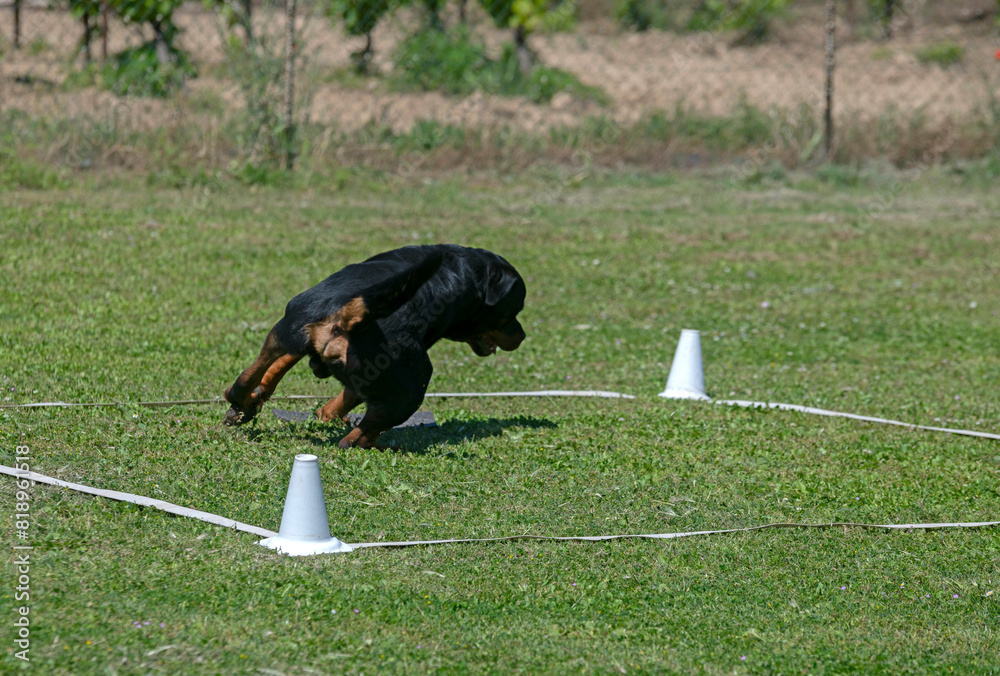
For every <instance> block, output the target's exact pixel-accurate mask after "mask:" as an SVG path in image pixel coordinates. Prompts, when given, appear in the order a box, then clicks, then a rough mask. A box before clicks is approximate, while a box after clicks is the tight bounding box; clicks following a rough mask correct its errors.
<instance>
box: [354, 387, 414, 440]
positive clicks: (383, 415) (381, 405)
mask: <svg viewBox="0 0 1000 676" xmlns="http://www.w3.org/2000/svg"><path fill="white" fill-rule="evenodd" d="M423 400H424V390H423V389H420V390H414V391H412V392H410V393H409V396H406V395H404V397H403V398H402V399H397V398H394V399H392V400H391V401H388V402H383V401H373V400H371V399H369V400H368V402H367V404H368V408H367V410H366V411H365V416H364V417H363V418H362V419H361V422H359V423H358V426H357V427H355V428H354V429H353V430H351V431H350V432H348V434H347V436H345V437H344V438H343V439H341V440H340V447H341V448H343V449H347V448H350V447H352V446H360V447H361V448H372V447H374V446H375V442H377V441H378V438H379V437H380V436H381V435H382V433H383V432H385V431H386V430H388V429H392V428H393V427H395V426H396V425H401V424H403V423H404V422H406V421H407V420H408V419H409V418H410V416H411V415H413V414H414V413H416V411H417V409H418V408H420V404H421V403H422V402H423Z"/></svg>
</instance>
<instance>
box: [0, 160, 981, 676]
mask: <svg viewBox="0 0 1000 676" xmlns="http://www.w3.org/2000/svg"><path fill="white" fill-rule="evenodd" d="M721 173H722V172H720V173H719V175H713V176H695V175H684V174H677V175H631V174H627V173H624V172H621V173H615V174H574V173H573V172H572V171H570V170H561V169H560V170H556V169H549V170H541V169H538V170H533V171H531V172H529V173H527V174H524V175H521V176H518V177H503V176H494V175H487V174H477V175H473V176H468V177H463V178H447V179H435V178H433V177H423V178H422V179H421V180H416V179H414V180H412V181H407V180H403V179H400V178H395V177H385V176H375V175H366V174H363V173H357V174H352V175H346V174H345V175H344V176H342V177H341V179H340V180H339V182H337V183H336V184H332V185H331V186H326V185H324V184H322V183H321V182H319V181H312V182H307V183H303V184H302V185H296V184H291V185H286V186H283V187H261V186H256V187H246V186H241V185H236V184H224V185H222V186H221V187H217V188H216V189H215V190H214V191H208V190H205V189H201V188H199V189H197V190H195V189H192V190H188V191H174V190H168V189H162V188H154V187H148V186H147V185H146V184H144V183H142V182H141V181H138V180H137V181H135V182H130V181H128V180H126V179H124V178H116V179H104V180H102V181H100V182H96V181H95V182H93V183H90V182H84V180H83V179H76V178H70V179H64V182H63V188H62V189H58V190H56V189H52V190H46V191H29V190H21V189H13V188H8V189H7V190H6V191H5V192H0V204H2V209H0V238H2V239H0V246H2V249H0V274H2V278H3V283H2V287H3V289H4V291H3V293H2V295H0V327H2V331H0V385H2V388H3V395H2V397H0V403H5V404H10V403H26V402H32V401H54V400H62V401H74V402H94V401H115V402H122V405H120V406H118V407H111V408H97V409H62V410H60V409H44V410H11V409H3V410H0V458H2V461H3V463H4V464H7V465H10V464H13V461H14V454H15V448H16V447H17V446H19V445H27V446H28V447H30V452H31V457H32V463H31V468H32V469H33V470H34V471H37V472H40V473H44V474H49V475H52V476H56V477H59V478H62V479H65V480H69V481H75V482H79V483H84V484H88V485H91V486H98V487H102V488H110V489H117V490H122V491H127V492H132V493H138V494H140V495H146V496H151V497H156V498H160V499H164V500H167V501H170V502H174V503H178V504H181V505H185V506H190V507H194V508H196V509H201V510H205V511H209V512H213V513H216V514H220V515H223V516H227V517H231V518H234V519H238V520H240V521H244V522H248V523H252V524H255V525H259V526H264V527H268V528H272V529H277V527H278V523H279V519H280V515H281V508H282V503H283V500H284V497H285V490H286V487H287V482H288V473H289V471H290V469H291V463H292V458H293V456H294V455H295V454H296V453H302V452H309V453H315V454H317V455H318V456H319V457H320V466H321V471H322V475H323V480H324V487H325V492H326V500H327V508H328V512H329V516H330V521H331V526H332V530H333V533H334V534H335V535H336V536H337V537H339V538H341V539H342V540H345V541H347V542H368V541H373V540H405V539H418V538H419V539H433V538H465V537H494V536H504V535H520V534H537V535H597V534H618V533H659V532H672V531H692V530H705V529H717V528H735V527H742V526H753V525H758V524H764V523H770V522H787V521H795V522H810V523H820V522H831V521H851V522H869V523H920V522H941V521H985V520H997V519H1000V492H998V479H1000V443H998V442H996V441H991V440H985V439H974V438H967V437H957V436H949V435H945V434H939V433H928V432H914V431H910V430H907V429H902V428H896V427H888V426H876V425H870V424H865V423H859V422H854V421H849V420H840V419H829V418H819V417H813V416H808V415H802V414H797V413H788V412H777V411H770V412H762V411H748V410H738V409H731V408H727V407H723V406H716V405H712V404H707V403H694V402H677V401H666V400H662V399H660V398H658V397H657V396H656V394H657V393H658V392H659V391H660V390H661V389H662V388H663V385H664V382H665V380H666V376H667V372H668V370H669V365H670V360H671V357H672V355H673V350H674V347H675V345H676V341H677V338H678V336H679V334H680V330H681V329H682V328H695V329H700V330H701V332H702V349H703V353H704V357H705V375H706V381H707V384H708V389H709V393H710V394H712V395H714V396H716V397H721V398H743V399H756V400H762V399H767V400H772V401H781V402H789V403H798V404H807V405H812V406H819V407H823V408H829V409H835V410H840V411H848V412H853V413H859V414H867V415H877V416H883V417H888V418H892V419H896V420H903V421H908V422H914V423H922V424H928V425H940V426H947V427H959V428H968V429H978V430H982V431H989V432H996V431H997V429H998V427H1000V425H998V421H1000V349H998V348H1000V330H998V328H1000V323H998V318H997V313H998V311H1000V228H998V227H997V224H998V223H1000V193H998V192H997V190H996V186H995V184H994V185H985V184H982V183H979V182H976V181H974V180H971V179H968V178H967V177H962V176H959V175H955V174H953V173H949V172H945V171H940V172H939V171H936V170H935V171H928V172H925V175H923V176H913V175H910V176H902V175H879V174H877V173H875V174H872V175H863V176H861V177H860V178H858V179H857V180H856V181H855V180H853V179H852V180H851V181H835V180H826V181H824V180H821V179H820V178H817V177H815V176H809V175H804V174H803V175H793V176H788V177H783V178H782V177H780V176H779V177H778V180H769V179H763V180H758V179H760V178H761V177H760V176H759V175H755V177H754V181H751V182H746V181H740V180H737V179H731V178H728V177H727V176H725V175H721ZM834 178H836V177H835V176H834ZM828 179H829V176H828ZM845 183H849V184H850V185H845ZM2 184H3V183H2V181H0V185H2ZM430 242H456V243H460V244H467V245H475V246H482V247H486V248H489V249H493V250H495V251H497V252H499V253H501V254H503V255H504V256H505V257H507V258H508V259H509V260H510V261H511V262H512V263H514V265H515V266H517V268H518V269H519V270H520V271H521V273H522V274H523V275H524V277H525V278H526V280H527V284H528V300H527V304H526V307H525V310H524V312H523V313H522V315H521V317H522V320H523V324H524V325H525V328H526V330H527V332H528V336H529V337H528V339H527V341H526V342H525V343H524V344H523V345H522V347H521V349H520V350H518V351H516V352H513V353H503V354H500V355H498V356H496V357H493V358H489V359H479V358H477V357H475V356H474V355H473V354H472V352H471V351H470V350H469V349H468V347H467V346H465V345H458V344H439V345H438V346H437V347H435V348H434V349H433V351H432V354H431V357H432V359H433V361H434V364H435V369H436V370H435V376H434V379H433V381H432V383H431V388H430V389H431V391H484V390H485V391H495V390H508V389H519V390H530V389H550V388H560V389H607V390H615V391H620V392H626V393H631V394H635V395H637V397H638V398H637V399H636V400H634V401H588V400H568V399H566V400H564V399H558V400H557V399H537V400H520V399H519V400H476V399H448V400H434V399H431V400H428V401H427V402H425V408H428V409H430V410H432V411H433V412H434V414H435V415H436V416H437V418H438V421H439V423H440V427H439V428H437V429H434V430H424V431H408V432H406V433H402V432H399V431H396V432H391V433H389V434H388V435H386V436H385V437H383V440H384V441H385V442H386V443H391V444H394V445H398V446H400V447H402V448H403V449H404V450H402V451H399V452H387V451H365V450H359V449H353V450H349V451H341V450H339V449H338V448H337V446H336V442H337V441H338V440H339V439H340V437H341V436H342V435H343V433H344V429H343V428H340V427H337V426H325V425H320V424H306V425H300V426H292V425H287V424H285V423H281V422H280V421H278V420H277V419H276V418H274V417H273V416H272V415H271V414H270V412H269V411H268V410H267V409H265V411H264V412H263V413H262V415H261V416H260V417H259V419H258V421H257V422H256V424H254V425H253V426H249V427H246V428H239V429H230V428H225V427H223V426H222V424H221V423H222V417H223V413H224V408H223V407H222V406H216V405H209V406H189V407H181V406H178V407H174V408H167V409H147V408H141V407H139V406H137V405H136V402H139V401H146V400H162V399H171V400H180V399H191V398H205V397H214V396H217V395H219V394H220V393H221V391H222V390H223V388H224V387H226V386H227V385H228V384H230V383H231V382H232V380H233V379H234V378H235V376H236V375H237V374H238V373H239V372H240V371H241V370H242V369H243V368H245V367H246V366H247V365H248V364H249V363H250V361H252V359H253V357H254V356H255V355H256V353H257V350H258V349H259V347H260V344H261V342H262V340H263V337H264V335H265V334H266V332H267V330H268V329H269V328H270V326H271V325H272V324H273V322H274V321H276V320H277V319H278V318H279V317H280V316H281V313H282V311H283V308H284V304H285V302H286V301H287V300H288V299H289V298H291V297H292V296H293V295H295V294H296V293H298V292H299V291H301V290H303V289H305V288H307V287H309V286H312V285H313V284H315V283H316V282H318V281H319V280H320V279H322V278H323V277H325V276H326V275H328V274H330V273H332V272H334V271H335V270H337V269H339V268H340V267H341V266H343V265H345V264H347V263H351V262H356V261H358V260H361V259H362V258H364V257H366V256H368V255H371V254H374V253H376V252H379V251H383V250H386V249H390V248H394V247H396V246H401V245H406V244H412V243H430ZM292 393H294V394H317V395H320V394H321V395H331V396H332V395H333V394H335V393H336V388H335V387H334V384H333V383H331V382H325V381H317V380H316V379H315V378H314V377H313V376H312V374H311V372H310V371H309V369H308V368H307V367H306V366H304V365H301V366H299V367H298V368H296V369H295V370H294V371H293V372H292V373H290V374H289V376H288V377H286V379H285V380H284V382H283V383H282V385H281V388H280V389H279V392H278V394H279V395H280V394H292ZM269 406H270V407H281V408H293V407H294V408H300V409H304V408H305V405H304V404H300V403H298V404H292V403H288V402H274V403H272V404H270V405H269ZM0 482H2V483H3V485H4V488H3V492H4V495H5V496H7V497H5V500H4V502H3V504H4V505H6V506H7V507H6V511H7V512H8V513H7V514H6V515H5V517H4V518H5V519H6V521H5V524H6V525H5V527H4V537H5V539H6V544H7V546H8V549H9V548H10V547H11V546H13V545H17V544H19V543H20V544H23V541H19V540H17V539H15V529H14V519H15V517H14V514H13V512H14V507H13V505H14V499H13V495H14V482H13V480H11V479H9V478H2V479H0ZM31 520H32V523H31V527H30V531H29V541H30V543H31V544H32V545H33V546H34V550H33V551H32V552H31V557H32V558H31V561H32V563H31V573H30V575H31V580H30V593H31V598H30V609H31V610H30V618H31V652H30V656H31V659H32V661H31V662H30V664H25V663H23V662H21V661H20V660H17V659H16V658H15V657H14V652H15V651H16V650H17V649H18V648H17V647H16V646H15V644H14V643H13V636H14V632H13V629H11V630H9V631H8V632H7V634H5V635H9V636H10V639H9V640H7V641H6V642H5V645H4V648H5V652H4V656H3V658H2V667H0V671H3V672H8V673H9V672H12V671H15V670H16V669H17V668H18V667H22V668H29V669H32V670H34V671H36V672H38V673H47V674H90V673H94V674H98V673H99V674H147V673H260V674H278V673H281V674H313V673H329V674H334V673H337V674H339V673H362V672H363V673H372V672H376V671H378V672H384V673H397V672H398V673H426V672H429V671H435V672H444V673H466V672H492V673H511V672H520V673H547V672H555V673H608V672H611V673H616V672H617V673H630V672H653V673H706V674H722V673H726V674H730V673H736V674H745V673H755V674H758V673H759V674H771V673H780V674H800V673H808V674H832V673H860V672H863V673H884V674H899V673H928V674H942V673H956V674H959V673H961V674H979V673H993V674H996V673H1000V640H998V635H997V628H998V627H1000V531H998V530H997V529H983V530H964V531H959V530H948V531H919V530H918V531H914V532H883V531H873V530H860V529H844V528H833V529H809V530H804V529H803V530H769V531H761V532H754V533H744V534H736V535H724V536H712V537H703V538H688V539H683V540H677V541H640V540H619V541H614V542H610V543H604V544H592V543H560V542H546V541H513V542H504V543H496V544H456V545H444V546H435V547H418V548H411V549H398V550H391V549H384V550H382V549H373V550H365V551H359V552H356V553H352V554H346V555H328V556H322V557H313V558H304V559H291V558H285V557H281V556H278V555H275V554H274V553H273V552H271V551H268V550H265V549H263V548H261V547H258V546H257V545H256V544H255V541H256V538H254V537H252V536H249V535H244V534H238V533H234V532H227V531H226V530H224V529H222V528H218V527H214V526H211V525H208V524H205V523H201V522H198V521H193V520H187V519H182V518H177V517H171V516H169V515H166V514H164V513H160V512H157V511H154V510H150V509H141V508H137V507H135V506H131V505H126V504H121V503H116V502H111V501H105V500H102V499H95V498H92V497H87V496H83V495H80V494H76V493H73V492H69V491H66V490H61V489H54V488H50V487H45V486H38V487H36V488H35V489H34V494H33V498H32V501H31ZM10 559H11V560H12V559H13V556H11V557H10ZM8 570H10V571H11V572H9V573H8V574H7V575H6V576H5V579H6V583H5V584H6V587H5V588H4V589H3V591H2V595H3V597H4V600H5V603H4V605H3V606H2V608H3V612H4V613H5V615H4V617H3V622H4V624H5V625H7V626H9V627H12V626H13V621H14V619H15V618H16V613H17V610H16V608H17V607H19V606H20V605H22V604H21V603H20V602H15V599H14V594H15V586H16V579H17V577H16V575H15V574H14V572H13V567H10V568H8ZM994 592H997V593H994Z"/></svg>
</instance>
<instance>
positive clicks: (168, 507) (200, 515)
mask: <svg viewBox="0 0 1000 676" xmlns="http://www.w3.org/2000/svg"><path fill="white" fill-rule="evenodd" d="M0 473H3V474H7V475H9V476H13V477H18V478H25V476H26V478H28V479H30V480H31V481H35V482H38V483H44V484H51V485H53V486H62V487H64V488H69V489H71V490H74V491H79V492H81V493H88V494H90V495H99V496H101V497H105V498H110V499H111V500H119V501H122V502H131V503H133V504H136V505H142V506H143V507H153V508H154V509H160V510H163V511H164V512H169V513H170V514H176V515H177V516H187V517H190V518H192V519H199V520H201V521H206V522H208V523H213V524H216V525H218V526H223V527H225V528H232V529H234V530H238V531H242V532H244V533H251V534H253V535H259V536H261V537H274V536H276V535H277V533H275V532H274V531H271V530H267V529H266V528H258V527H257V526H250V525H247V524H245V523H240V522H239V521H233V520H232V519H227V518H225V517H222V516H216V515H215V514H209V513H208V512H202V511H199V510H197V509H189V508H187V507H181V506H179V505H175V504H172V503H169V502H165V501H163V500H154V499H153V498H146V497H142V496H140V495H133V494H131V493H122V492H120V491H109V490H105V489H102V488H91V487H90V486H83V485H81V484H74V483H70V482H68V481H62V480H60V479H53V478H52V477H49V476H45V475H44V474H38V473H36V472H28V473H23V472H20V470H17V469H14V468H13V467H5V466H3V465H0ZM998 525H1000V521H972V522H959V523H907V524H879V525H876V524H868V523H850V522H836V523H769V524H766V525H763V526H750V527H747V528H728V529H725V530H701V531H689V532H681V533H655V534H643V535H579V536H551V535H510V536H507V537H498V538H467V539H455V540H406V541H399V542H361V543H357V544H353V543H352V544H350V546H351V547H353V548H358V547H414V546H418V545H444V544H456V543H465V542H503V541H507V540H551V541H566V540H572V541H580V542H603V541H606V540H622V539H627V538H632V539H636V538H641V539H651V540H668V539H675V538H686V537H694V536H696V535H722V534H726V533H745V532H749V531H755V530H764V529H767V528H836V527H843V528H881V529H891V530H915V529H921V530H939V529H942V528H986V527H990V526H998Z"/></svg>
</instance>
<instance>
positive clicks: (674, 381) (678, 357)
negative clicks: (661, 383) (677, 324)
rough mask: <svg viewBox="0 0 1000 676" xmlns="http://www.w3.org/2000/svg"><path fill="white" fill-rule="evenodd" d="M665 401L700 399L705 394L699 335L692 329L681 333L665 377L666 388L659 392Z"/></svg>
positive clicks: (703, 397)
mask: <svg viewBox="0 0 1000 676" xmlns="http://www.w3.org/2000/svg"><path fill="white" fill-rule="evenodd" d="M660 396H661V397H666V398H667V399H702V400H705V401H711V397H709V396H708V395H707V394H705V371H704V367H703V366H702V363H701V334H700V333H698V332H697V331H695V330H693V329H684V330H682V331H681V339H680V341H679V342H678V343H677V351H676V352H675V353H674V361H673V363H672V364H671V365H670V375H669V376H667V387H666V389H664V390H663V391H662V392H660Z"/></svg>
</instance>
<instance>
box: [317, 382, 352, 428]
mask: <svg viewBox="0 0 1000 676" xmlns="http://www.w3.org/2000/svg"><path fill="white" fill-rule="evenodd" d="M361 401H362V399H361V395H360V394H358V393H357V392H355V391H354V390H352V389H350V388H347V387H345V388H344V391H343V392H341V393H340V394H338V395H337V396H336V397H334V398H333V399H331V400H330V401H328V402H326V404H324V405H323V407H322V408H320V409H317V411H316V417H317V418H319V419H320V420H322V421H323V422H330V421H331V420H345V421H346V420H347V414H348V413H350V412H351V411H352V410H354V409H355V408H357V406H358V405H359V404H360V403H361Z"/></svg>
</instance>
